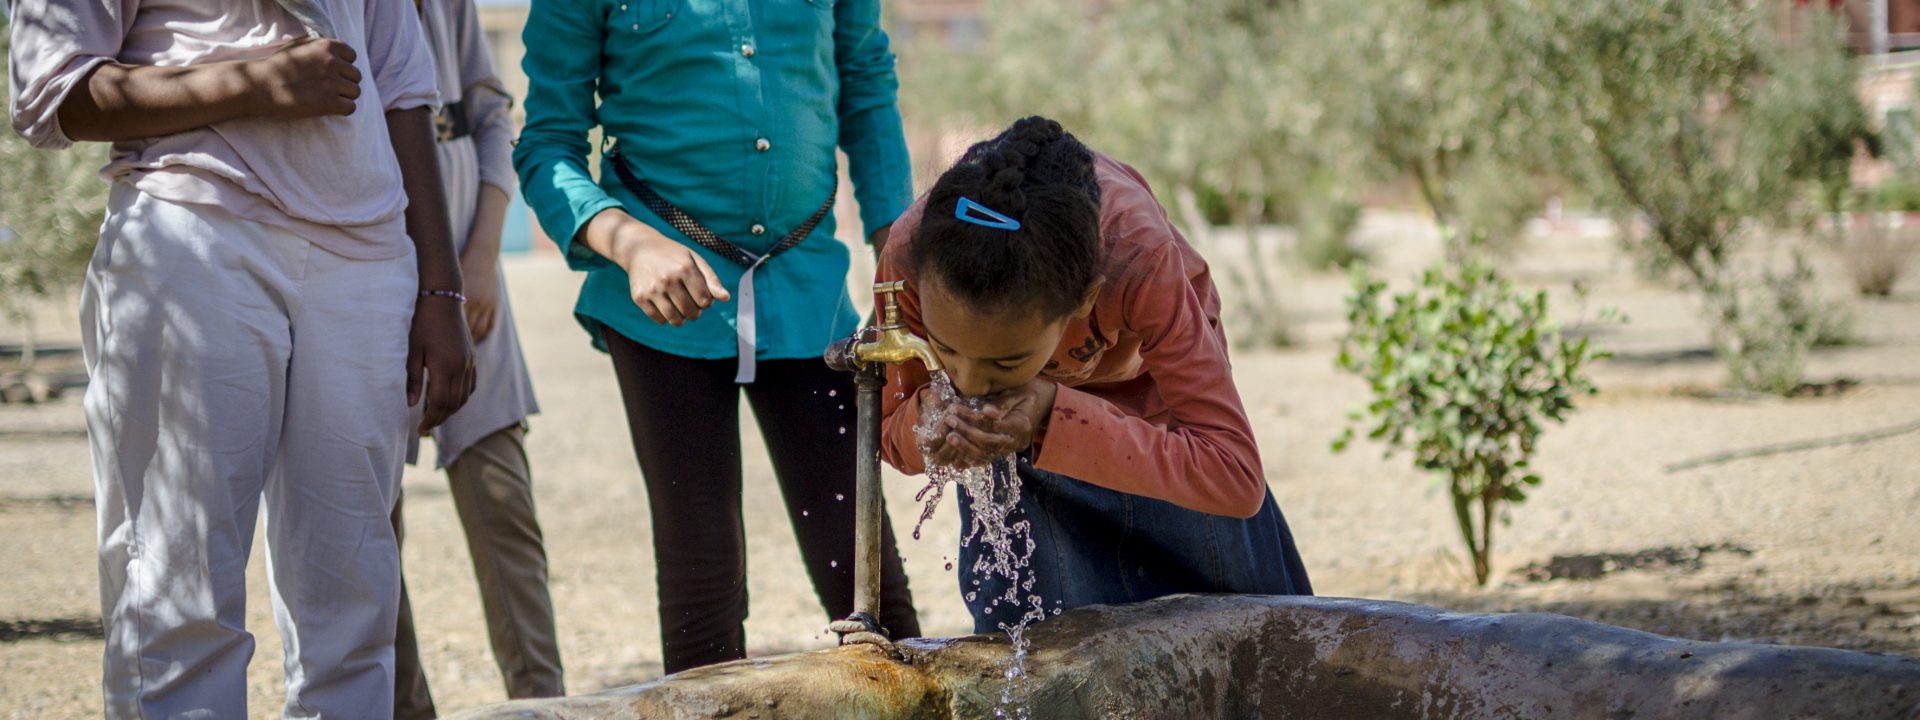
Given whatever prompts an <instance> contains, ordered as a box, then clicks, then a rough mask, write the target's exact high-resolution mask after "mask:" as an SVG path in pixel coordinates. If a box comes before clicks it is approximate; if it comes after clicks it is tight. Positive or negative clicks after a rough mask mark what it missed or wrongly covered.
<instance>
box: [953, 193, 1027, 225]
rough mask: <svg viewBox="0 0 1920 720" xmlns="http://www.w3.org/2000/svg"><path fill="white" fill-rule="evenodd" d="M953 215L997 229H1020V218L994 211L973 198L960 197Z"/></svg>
mask: <svg viewBox="0 0 1920 720" xmlns="http://www.w3.org/2000/svg"><path fill="white" fill-rule="evenodd" d="M953 216H954V217H956V218H959V219H960V220H961V221H963V222H970V223H973V224H975V225H979V226H981V227H990V228H993V229H995V230H1008V231H1012V230H1019V229H1020V221H1019V220H1015V219H1013V218H1010V217H1007V216H1005V215H1001V214H1000V213H997V212H994V211H993V210H991V209H989V208H988V207H987V206H985V205H981V204H980V203H977V202H974V201H973V199H972V198H965V197H963V198H960V203H959V204H958V205H955V206H954V208H953Z"/></svg>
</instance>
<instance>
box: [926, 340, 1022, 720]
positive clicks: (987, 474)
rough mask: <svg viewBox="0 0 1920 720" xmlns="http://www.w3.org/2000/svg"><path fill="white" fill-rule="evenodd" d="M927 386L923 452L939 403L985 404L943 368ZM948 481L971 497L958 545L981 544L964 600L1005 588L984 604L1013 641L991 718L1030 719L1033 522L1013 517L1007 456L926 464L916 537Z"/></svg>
mask: <svg viewBox="0 0 1920 720" xmlns="http://www.w3.org/2000/svg"><path fill="white" fill-rule="evenodd" d="M931 385H932V387H933V390H934V397H933V398H932V399H933V400H934V401H935V402H936V403H937V404H938V408H937V409H936V411H935V412H933V413H931V414H929V415H927V416H926V418H925V422H924V423H922V424H920V425H918V426H916V427H915V428H914V431H915V433H916V434H918V435H919V438H920V444H921V447H922V449H923V450H924V449H925V448H926V447H927V446H928V445H929V443H930V442H931V441H933V440H934V439H936V437H937V434H936V431H935V427H937V426H938V425H939V423H940V421H941V419H942V418H943V417H944V416H945V413H944V412H940V410H941V409H944V408H946V407H947V406H948V405H949V404H950V403H954V402H959V403H963V404H966V405H969V406H971V407H974V408H976V409H977V408H979V407H980V406H981V405H982V404H983V403H982V401H981V399H980V398H967V397H961V396H960V395H959V393H958V392H956V391H955V390H954V387H953V383H952V382H951V381H950V380H948V378H947V375H946V373H935V374H934V376H933V381H932V383H931ZM947 483H953V484H954V485H957V486H959V487H960V490H961V491H962V492H965V493H966V494H967V498H968V500H970V501H971V503H970V505H969V507H971V508H972V515H973V517H971V518H970V520H971V522H970V523H969V526H970V529H969V530H968V532H967V534H966V536H965V537H962V538H960V544H961V545H962V546H966V545H969V544H972V543H975V542H978V543H981V544H982V545H983V546H984V547H983V548H982V552H981V553H980V554H979V557H978V558H977V559H976V560H975V561H974V564H973V567H971V568H969V569H968V571H969V572H970V573H971V574H972V575H973V580H972V587H974V588H976V589H974V590H968V591H967V593H966V596H967V601H968V602H969V603H972V602H975V601H976V599H977V597H978V593H979V592H980V591H979V590H978V589H977V588H979V587H980V586H981V581H982V580H989V579H992V578H995V577H999V578H1004V579H1005V580H1006V587H1007V590H1006V592H1004V593H1002V594H1001V595H999V596H998V597H992V598H988V600H987V606H986V609H985V612H986V614H988V615H993V614H994V611H995V610H1003V611H1004V612H1005V614H1006V617H1007V620H1006V621H1004V622H996V623H995V624H996V625H997V626H998V627H999V628H1000V630H1001V631H1002V632H1005V633H1006V634H1007V637H1008V639H1009V640H1010V641H1011V642H1012V645H1013V656H1012V659H1011V661H1009V662H1008V663H1007V670H1006V676H1005V677H1006V680H1007V682H1006V683H1005V684H1004V685H1002V686H1001V690H1000V704H999V706H997V707H995V708H994V713H993V714H994V717H999V718H1013V719H1015V720H1028V718H1030V717H1031V715H1032V707H1031V704H1030V703H1028V702H1027V695H1028V690H1029V687H1028V684H1029V682H1030V678H1029V677H1028V675H1027V672H1026V659H1027V649H1028V646H1029V644H1030V643H1029V641H1028V640H1027V638H1026V629H1027V626H1028V625H1031V624H1033V623H1034V622H1035V621H1038V620H1042V619H1044V618H1046V615H1047V613H1046V610H1045V606H1044V604H1043V602H1044V601H1043V600H1042V599H1041V598H1040V596H1039V595H1038V594H1036V593H1034V592H1033V582H1034V577H1033V573H1032V572H1029V571H1027V570H1028V561H1029V560H1031V559H1032V558H1033V549H1034V542H1033V533H1032V526H1031V525H1030V524H1029V523H1028V522H1027V521H1026V520H1018V521H1010V517H1011V515H1012V514H1013V511H1014V509H1015V508H1016V507H1018V506H1019V503H1020V474H1019V473H1018V472H1016V470H1015V466H1014V457H1013V456H1012V455H1008V456H1006V457H1003V458H1000V459H998V460H995V461H993V462H991V463H988V464H986V465H976V466H972V467H948V466H937V465H933V464H931V463H929V464H928V465H927V485H926V487H924V488H921V489H920V492H919V493H918V494H916V495H914V500H916V501H919V502H922V503H924V506H923V507H922V508H921V511H920V521H919V522H917V523H914V526H913V537H914V539H915V540H918V539H920V527H921V526H922V525H925V524H926V522H927V519H928V518H931V517H933V513H934V511H935V510H936V509H937V508H938V507H939V505H940V500H941V498H942V497H944V496H945V494H946V486H947ZM1023 595H1024V596H1025V597H1024V598H1023V597H1022V596H1023ZM1023 601H1024V602H1023ZM1056 612H1057V611H1056Z"/></svg>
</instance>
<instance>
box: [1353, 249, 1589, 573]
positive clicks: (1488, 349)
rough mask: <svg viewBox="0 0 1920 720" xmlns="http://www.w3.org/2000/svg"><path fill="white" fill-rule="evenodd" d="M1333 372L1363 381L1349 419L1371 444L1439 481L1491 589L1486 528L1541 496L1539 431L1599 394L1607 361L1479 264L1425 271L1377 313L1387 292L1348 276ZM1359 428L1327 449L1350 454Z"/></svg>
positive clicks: (1362, 274) (1361, 274)
mask: <svg viewBox="0 0 1920 720" xmlns="http://www.w3.org/2000/svg"><path fill="white" fill-rule="evenodd" d="M1353 285H1354V292H1353V295H1351V296H1349V297H1348V299H1347V321H1348V328H1347V333H1346V335H1345V336H1344V337H1342V338H1341V341H1340V354H1339V357H1338V358H1337V360H1336V364H1337V366H1338V367H1339V368H1340V369H1342V370H1346V371H1348V372H1351V373H1354V374H1356V375H1359V376H1360V377H1361V378H1363V379H1365V380H1366V381H1367V385H1368V387H1369V388H1370V389H1371V391H1372V400H1371V401H1370V402H1369V403H1368V404H1367V406H1366V410H1365V412H1364V413H1362V412H1358V411H1356V412H1355V413H1353V414H1352V415H1351V416H1350V418H1351V420H1352V421H1353V423H1354V424H1355V425H1358V424H1361V423H1362V422H1363V421H1364V422H1366V423H1367V424H1370V425H1371V427H1370V428H1368V429H1367V437H1369V438H1371V439H1374V440H1377V441H1380V442H1381V443H1383V444H1385V445H1386V451H1385V454H1386V455H1387V456H1391V455H1392V454H1393V453H1394V452H1396V451H1400V450H1405V451H1408V452H1410V453H1412V455H1413V462H1414V465H1415V466H1417V467H1419V468H1420V469H1422V470H1426V471H1429V472H1433V473H1436V474H1438V475H1439V476H1440V477H1441V478H1442V479H1444V480H1445V482H1446V483H1447V487H1448V491H1449V492H1450V494H1451V496H1452V499H1453V507H1454V513H1455V516H1456V519H1457V521H1458V523H1459V526H1460V532H1461V536H1462V537H1463V538H1464V539H1465V540H1466V544H1467V549H1468V550H1469V551H1470V552H1471V553H1472V555H1473V559H1474V576H1475V579H1477V580H1478V581H1479V582H1480V583H1481V584H1483V585H1484V584H1486V582H1487V578H1488V574H1489V572H1490V570H1491V567H1490V564H1491V558H1492V552H1493V523H1494V521H1495V520H1496V519H1504V518H1506V517H1507V512H1508V509H1507V508H1508V507H1509V506H1511V505H1515V504H1518V503H1521V502H1524V501H1526V499H1527V490H1528V488H1532V487H1535V486H1537V485H1539V484H1540V476H1539V474H1538V473H1536V472H1534V471H1533V468H1532V458H1533V453H1534V449H1535V447H1536V445H1537V443H1538V441H1539V437H1540V433H1541V432H1542V431H1543V430H1544V429H1545V423H1546V422H1548V421H1552V422H1564V421H1565V419H1566V416H1567V413H1569V412H1571V411H1572V410H1573V409H1574V398H1575V397H1576V396H1579V395H1589V394H1592V393H1593V392H1594V386H1593V383H1592V381H1591V380H1590V379H1589V378H1588V376H1587V374H1586V369H1587V364H1588V363H1590V362H1592V361H1593V360H1595V359H1598V358H1600V357H1604V353H1600V352H1597V351H1595V350H1593V349H1592V348H1591V347H1589V345H1588V341H1587V338H1584V337H1582V338H1577V339H1572V338H1567V337H1565V336H1564V335H1563V334H1562V333H1561V331H1560V330H1559V329H1558V327H1557V326H1556V325H1554V323H1553V322H1552V320H1551V319H1550V318H1549V317H1548V313H1547V295H1546V293H1545V292H1544V291H1540V292H1534V293H1531V294H1528V293H1522V292H1520V291H1518V290H1516V289H1515V288H1514V286H1513V285H1512V283H1510V282H1508V281H1507V280H1505V279H1502V278H1501V277H1499V276H1498V275H1497V274H1495V273H1494V271H1493V270H1492V269H1490V268H1489V267H1487V266H1486V265H1484V264H1482V263H1477V262H1469V263H1463V264H1442V265H1439V266H1436V267H1434V268H1431V269H1428V270H1427V271H1426V272H1425V273H1424V274H1423V275H1422V276H1421V278H1420V282H1419V285H1418V287H1416V288H1414V289H1413V290H1411V291H1408V292H1406V293H1402V294H1398V295H1395V296H1393V297H1392V299H1391V303H1390V304H1388V305H1387V306H1384V307H1383V305H1382V302H1381V300H1382V298H1383V297H1384V296H1385V294H1386V283H1384V282H1381V281H1378V280H1375V279H1373V278H1372V277H1370V275H1369V273H1368V271H1367V269H1366V268H1364V267H1356V268H1354V270H1353ZM1354 429H1355V428H1354V426H1351V425H1350V426H1349V427H1348V428H1347V429H1346V431H1345V432H1344V433H1343V434H1342V435H1341V436H1340V438H1339V439H1337V440H1335V441H1334V444H1333V448H1334V450H1335V451H1336V452H1338V451H1342V450H1345V449H1346V447H1347V446H1348V445H1349V444H1350V443H1351V442H1352V439H1353V436H1354Z"/></svg>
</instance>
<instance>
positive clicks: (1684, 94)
mask: <svg viewBox="0 0 1920 720" xmlns="http://www.w3.org/2000/svg"><path fill="white" fill-rule="evenodd" d="M1500 7H1501V8H1502V14H1503V16H1504V18H1505V22H1504V27H1505V28H1506V29H1507V30H1508V31H1509V33H1508V35H1507V39H1508V40H1510V41H1511V42H1512V43H1513V46H1514V48H1515V49H1516V52H1517V53H1518V54H1519V55H1520V56H1522V57H1524V58H1526V60H1525V62H1524V63H1523V64H1522V65H1520V67H1522V68H1523V69H1524V70H1525V72H1524V73H1522V74H1521V77H1522V79H1523V82H1521V83H1518V84H1523V85H1528V86H1532V87H1537V88H1539V92H1537V93H1535V94H1534V95H1532V96H1531V97H1532V99H1533V100H1534V101H1537V102H1540V103H1543V105H1542V109H1540V110H1539V111H1537V112H1532V113H1528V115H1527V116H1528V117H1533V118H1542V119H1549V120H1548V121H1547V122H1546V124H1543V125H1540V126H1539V127H1538V128H1537V137H1539V138H1541V139H1542V140H1543V141H1545V142H1547V143H1548V144H1549V146H1550V147H1551V148H1552V149H1553V150H1552V154H1553V155H1555V156H1558V157H1561V158H1564V159H1565V160H1566V161H1567V168H1566V169H1567V171H1568V172H1570V173H1571V174H1572V175H1573V176H1574V177H1575V178H1576V179H1578V180H1580V181H1582V182H1583V183H1584V184H1585V185H1587V186H1588V187H1589V188H1591V189H1593V190H1594V191H1595V192H1596V193H1598V194H1600V195H1601V196H1602V197H1603V198H1605V199H1606V200H1608V201H1610V202H1611V203H1612V204H1614V205H1616V206H1617V207H1622V208H1630V209H1631V210H1633V211H1634V212H1636V213H1637V214H1638V215H1639V216H1640V217H1642V218H1644V219H1645V221H1646V224H1647V232H1646V233H1645V234H1644V235H1638V236H1636V240H1637V242H1634V243H1633V244H1631V245H1630V246H1629V249H1630V251H1632V252H1633V253H1634V254H1635V255H1637V256H1639V258H1640V261H1641V262H1640V264H1641V265H1642V267H1647V268H1664V267H1673V268H1677V269H1679V270H1682V271H1684V273H1685V278H1686V281H1687V283H1688V284H1689V285H1690V286H1691V287H1692V288H1694V290H1695V291H1696V292H1698V293H1699V294H1700V296H1701V299H1702V300H1703V303H1704V305H1705V307H1706V310H1707V313H1708V316H1709V320H1710V322H1711V323H1712V325H1713V327H1714V328H1715V332H1716V335H1717V336H1718V337H1720V338H1723V340H1724V339H1726V338H1734V339H1737V340H1735V341H1723V342H1721V343H1720V346H1721V347H1722V357H1723V358H1724V359H1725V361H1726V362H1727V363H1728V367H1729V369H1731V370H1733V376H1734V378H1735V381H1736V383H1741V384H1742V385H1743V386H1745V383H1747V382H1750V381H1752V379H1754V378H1757V377H1760V376H1761V375H1774V374H1775V373H1776V372H1785V371H1787V370H1789V369H1792V368H1797V367H1800V365H1799V364H1797V363H1795V362H1788V361H1778V360H1776V358H1791V357H1795V356H1804V353H1803V352H1800V351H1797V350H1796V349H1795V347H1794V346H1793V341H1789V340H1788V339H1786V338H1787V336H1786V335H1783V334H1779V333H1772V334H1764V333H1753V332H1749V331H1748V330H1747V328H1751V327H1753V326H1754V323H1755V322H1756V321H1755V320H1754V319H1751V318H1745V317H1742V315H1741V313H1742V312H1745V311H1746V310H1747V309H1748V308H1755V307H1764V306H1766V305H1768V303H1756V302H1753V301H1751V300H1750V299H1748V298H1746V297H1743V295H1744V294H1746V293H1747V291H1746V290H1745V289H1743V288H1741V287H1738V286H1737V285H1738V280H1737V278H1735V277H1734V276H1733V274H1732V269H1731V267H1730V266H1731V258H1732V257H1733V255H1734V252H1735V250H1736V249H1737V247H1738V244H1739V241H1740V240H1741V239H1742V237H1743V233H1744V232H1745V229H1746V228H1750V227H1751V226H1752V223H1751V222H1749V220H1753V219H1757V220H1762V221H1767V222H1771V223H1775V224H1791V223H1794V222H1804V221H1805V220H1806V218H1808V217H1810V216H1811V215H1812V214H1814V213H1816V212H1819V211H1821V210H1826V209H1830V208H1833V207H1835V206H1836V205H1838V204H1839V203H1840V201H1841V200H1842V199H1843V198H1844V197H1845V194H1846V183H1847V181H1848V178H1847V174H1848V163H1849V162H1850V161H1851V158H1852V156H1853V151H1854V147H1855V145H1856V143H1857V142H1859V141H1861V140H1863V139H1865V138H1866V137H1867V132H1866V124H1865V117H1866V114H1865V110H1864V109H1863V108H1862V107H1861V104H1860V100H1859V98H1858V97H1857V96H1856V95H1855V94H1854V93H1855V91H1854V88H1855V82H1854V75H1855V69H1854V67H1853V63H1852V61H1851V60H1850V59H1849V58H1848V57H1847V55H1846V51H1845V49H1844V48H1843V47H1842V46H1841V44H1840V41H1839V34H1838V33H1836V32H1831V30H1833V28H1832V26H1831V25H1830V24H1829V22H1830V21H1829V20H1828V19H1827V18H1826V17H1825V16H1812V17H1810V18H1809V20H1810V21H1811V22H1810V25H1811V28H1810V29H1809V30H1807V31H1806V32H1803V33H1801V34H1800V35H1799V36H1798V37H1796V38H1794V39H1793V40H1792V42H1788V41H1786V40H1784V39H1781V38H1775V37H1771V36H1769V35H1768V34H1767V33H1766V32H1765V30H1764V23H1762V22H1761V20H1762V19H1763V18H1764V17H1766V13H1765V12H1763V11H1762V10H1761V9H1760V8H1759V7H1758V6H1753V5H1750V4H1746V3H1731V2H1728V3H1721V2H1699V1H1698V0H1614V1H1611V2H1605V3H1569V2H1560V1H1559V0H1500ZM1552 118H1563V119H1565V120H1566V122H1560V123H1554V122H1551V120H1550V119H1552ZM1810 199H1811V200H1813V202H1808V201H1809V200H1810ZM1811 281H1812V278H1811V275H1810V273H1806V272H1800V271H1795V272H1792V273H1787V274H1785V275H1781V276H1778V277H1777V278H1775V279H1774V280H1770V281H1768V282H1767V283H1765V285H1766V291H1765V292H1766V293H1767V294H1768V295H1769V296H1772V297H1775V299H1776V300H1779V296H1780V294H1781V293H1788V292H1791V293H1797V294H1799V295H1801V296H1803V297H1802V298H1801V300H1796V301H1794V303H1789V304H1806V303H1807V302H1810V300H1809V299H1808V297H1807V295H1808V293H1811V292H1812V282H1811ZM1782 302H1784V301H1782ZM1773 304H1778V303H1777V302H1775V303H1773ZM1769 343H1786V344H1783V345H1769ZM1749 355H1752V356H1753V357H1747V356H1749ZM1762 356H1764V358H1765V359H1763V358H1762ZM1755 365H1764V366H1767V367H1769V368H1773V369H1774V370H1773V371H1770V372H1768V373H1755V372H1752V371H1750V370H1749V368H1751V367H1753V366H1755ZM1796 382H1797V379H1796ZM1762 384H1763V385H1765V386H1768V387H1773V386H1778V385H1779V384H1780V381H1779V380H1778V379H1777V378H1776V379H1775V380H1770V381H1767V382H1764V383H1762Z"/></svg>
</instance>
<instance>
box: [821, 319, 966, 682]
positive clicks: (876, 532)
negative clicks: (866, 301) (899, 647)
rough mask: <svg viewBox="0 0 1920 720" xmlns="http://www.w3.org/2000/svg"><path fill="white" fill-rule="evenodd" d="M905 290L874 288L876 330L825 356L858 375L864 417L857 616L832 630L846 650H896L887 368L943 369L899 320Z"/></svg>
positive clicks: (858, 473) (857, 441) (858, 483)
mask: <svg viewBox="0 0 1920 720" xmlns="http://www.w3.org/2000/svg"><path fill="white" fill-rule="evenodd" d="M905 289H906V283H904V282H897V281H896V282H890V283H877V284H875V285H874V286H873V292H874V294H875V295H876V296H878V300H879V302H878V303H877V305H878V310H879V312H878V313H876V315H877V317H876V318H875V322H874V324H873V325H871V326H868V327H864V328H861V329H860V330H859V331H858V332H855V333H854V334H853V335H852V336H851V337H847V338H843V339H841V340H838V341H836V342H834V343H833V344H832V345H828V346H827V351H826V353H825V354H824V356H823V357H824V359H825V360H826V361H827V366H828V367H831V368H833V369H835V370H839V371H842V372H851V373H853V384H854V389H855V394H856V395H857V397H855V398H854V404H855V409H856V411H857V413H858V414H859V419H858V420H857V421H856V423H857V426H858V427H857V432H856V433H855V435H854V452H855V453H856V456H855V464H854V499H853V502H854V528H853V614H852V615H849V616H847V617H846V618H845V619H842V620H836V621H834V622H833V623H832V624H830V625H828V626H827V627H828V629H830V630H832V631H834V632H836V633H839V634H840V643H841V644H843V645H844V644H847V643H872V644H876V645H881V646H885V647H891V643H890V641H889V640H888V637H887V629H886V628H885V627H882V626H881V625H880V552H881V548H882V544H881V539H882V538H883V537H885V533H886V523H885V518H886V515H885V510H886V501H885V500H884V495H882V492H881V487H880V391H881V388H883V387H885V386H886V384H887V365H888V364H892V363H905V362H911V361H914V360H918V361H920V362H921V363H922V364H924V365H925V366H926V367H927V370H928V371H929V372H933V371H938V370H939V369H940V358H939V357H938V356H935V355H934V354H933V349H932V348H930V347H928V346H927V341H925V340H922V339H921V338H920V337H919V336H917V335H914V334H913V332H912V331H910V330H908V329H907V326H906V323H905V322H903V321H901V319H900V302H899V299H898V297H897V296H898V295H899V293H900V292H901V291H903V290H905Z"/></svg>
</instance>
